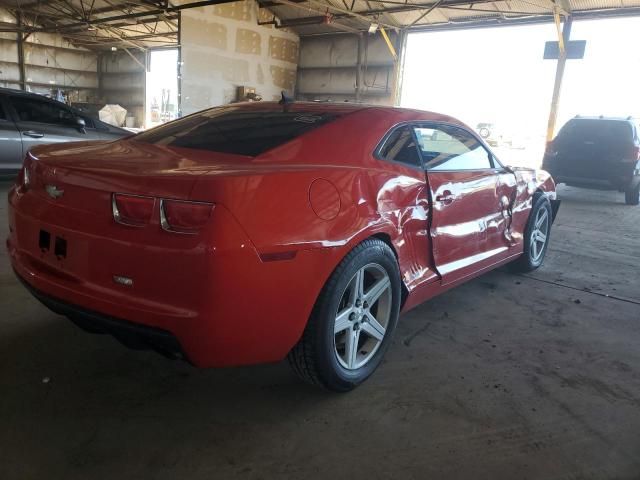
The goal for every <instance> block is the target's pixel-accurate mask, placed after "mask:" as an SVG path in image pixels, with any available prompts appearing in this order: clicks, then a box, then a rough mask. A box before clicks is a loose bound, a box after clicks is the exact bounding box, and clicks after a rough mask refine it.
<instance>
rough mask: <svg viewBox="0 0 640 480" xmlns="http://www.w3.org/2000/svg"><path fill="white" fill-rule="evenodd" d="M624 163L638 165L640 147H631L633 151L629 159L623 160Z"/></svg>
mask: <svg viewBox="0 0 640 480" xmlns="http://www.w3.org/2000/svg"><path fill="white" fill-rule="evenodd" d="M622 162H623V163H630V164H633V165H635V164H636V163H638V162H640V146H638V145H634V146H633V147H631V151H630V152H629V155H628V157H627V158H623V159H622Z"/></svg>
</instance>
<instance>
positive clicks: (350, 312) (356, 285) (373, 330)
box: [333, 263, 392, 370]
mask: <svg viewBox="0 0 640 480" xmlns="http://www.w3.org/2000/svg"><path fill="white" fill-rule="evenodd" d="M391 305H392V290H391V280H390V279H389V275H388V273H387V271H386V270H385V269H384V268H383V267H382V266H380V265H378V264H376V263H370V264H368V265H365V266H364V267H362V268H360V269H359V270H358V271H357V272H356V273H355V274H354V275H353V277H351V280H350V281H349V283H348V284H347V287H346V288H345V290H344V292H343V293H342V297H341V299H340V303H339V306H338V310H337V312H336V316H335V321H334V329H333V331H334V350H335V354H336V358H337V360H338V362H339V363H340V365H342V366H343V367H344V368H346V369H347V370H356V369H358V368H361V367H363V366H364V365H366V364H367V363H368V362H369V361H370V360H371V359H372V358H373V356H374V355H375V353H376V351H377V350H378V348H380V345H381V344H382V341H383V340H384V337H385V335H386V332H387V328H388V325H389V319H390V318H391V308H392V307H391Z"/></svg>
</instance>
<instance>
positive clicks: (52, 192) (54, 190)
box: [44, 185, 64, 199]
mask: <svg viewBox="0 0 640 480" xmlns="http://www.w3.org/2000/svg"><path fill="white" fill-rule="evenodd" d="M44 189H45V191H46V192H47V193H48V194H49V196H50V197H51V198H54V199H55V198H60V197H61V196H62V195H64V190H60V189H59V188H58V187H56V186H55V185H46V186H45V187H44Z"/></svg>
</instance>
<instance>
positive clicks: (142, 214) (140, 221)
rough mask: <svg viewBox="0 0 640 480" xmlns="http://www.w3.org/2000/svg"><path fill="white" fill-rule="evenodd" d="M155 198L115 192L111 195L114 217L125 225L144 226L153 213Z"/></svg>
mask: <svg viewBox="0 0 640 480" xmlns="http://www.w3.org/2000/svg"><path fill="white" fill-rule="evenodd" d="M154 205H155V198H153V197H141V196H138V195H124V194H121V193H114V194H113V196H112V197H111V209H112V210H113V219H114V220H115V221H116V222H118V223H121V224H123V225H129V226H131V227H142V226H144V225H147V224H148V223H149V221H150V220H151V215H153V206H154Z"/></svg>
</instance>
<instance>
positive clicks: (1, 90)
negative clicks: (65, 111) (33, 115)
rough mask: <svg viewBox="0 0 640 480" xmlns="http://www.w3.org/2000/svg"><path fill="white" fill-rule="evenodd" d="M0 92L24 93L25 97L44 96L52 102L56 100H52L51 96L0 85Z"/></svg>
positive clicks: (10, 93) (9, 93) (8, 93)
mask: <svg viewBox="0 0 640 480" xmlns="http://www.w3.org/2000/svg"><path fill="white" fill-rule="evenodd" d="M0 93H4V94H6V95H24V96H26V97H36V98H46V99H47V100H52V101H54V102H56V101H57V100H54V99H52V98H49V97H45V96H44V95H40V94H38V93H34V92H25V91H24V90H17V89H15V88H5V87H0Z"/></svg>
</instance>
